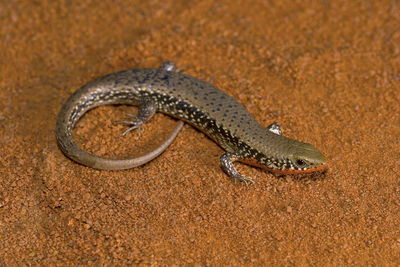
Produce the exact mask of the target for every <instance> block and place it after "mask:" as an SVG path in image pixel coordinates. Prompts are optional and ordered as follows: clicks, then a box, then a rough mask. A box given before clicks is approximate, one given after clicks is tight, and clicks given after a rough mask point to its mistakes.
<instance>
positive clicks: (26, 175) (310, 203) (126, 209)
mask: <svg viewBox="0 0 400 267" xmlns="http://www.w3.org/2000/svg"><path fill="white" fill-rule="evenodd" d="M250 2H251V3H250ZM304 2H305V1H292V0H287V1H240V0H233V1H231V0H230V1H212V0H205V1H184V0H181V1H165V0H162V1H161V0H160V1H121V0H115V1H109V0H108V1H88V0H86V1H74V2H72V1H50V0H49V1H35V2H33V1H2V2H1V4H0V25H1V27H0V36H1V42H0V65H1V68H0V99H1V100H0V146H1V151H0V172H1V178H0V240H1V242H0V265H1V264H6V265H15V264H28V263H30V264H41V265H45V264H46V265H47V264H60V265H63V264H67V263H69V264H71V265H72V264H74V265H75V264H92V265H99V264H120V265H123V264H144V265H170V264H201V265H228V264H229V265H236V266H237V265H262V264H274V265H321V264H322V265H364V264H368V265H386V266H388V265H392V266H396V265H397V266H398V265H399V264H400V259H399V255H400V230H399V229H400V228H399V224H400V209H399V208H400V199H399V193H400V179H399V176H400V152H399V151H400V141H399V138H400V115H399V114H400V106H399V101H400V31H399V29H400V21H399V18H400V4H399V2H398V1H310V2H308V3H304ZM166 59H169V60H172V61H174V62H176V64H177V65H178V67H179V68H180V69H182V70H183V71H184V72H185V73H187V74H190V75H192V76H195V77H197V78H200V79H203V80H205V81H208V82H211V83H213V84H215V85H216V86H217V87H219V88H220V89H222V90H224V91H226V92H228V93H229V94H230V95H232V96H233V97H235V98H236V99H237V100H238V101H240V102H241V103H243V104H244V105H245V106H246V107H247V108H248V110H249V111H250V112H251V113H252V114H253V115H254V116H255V117H256V118H257V119H258V120H259V121H261V123H262V124H264V125H268V124H270V123H271V122H273V121H278V122H280V123H281V124H282V125H283V130H284V134H285V135H287V136H289V137H292V138H296V139H298V140H302V141H305V142H309V143H312V144H314V145H315V146H316V147H318V148H319V149H320V150H321V151H323V152H324V153H325V154H326V155H327V157H328V158H329V164H330V169H329V171H328V173H326V174H325V175H324V176H320V175H319V176H313V175H311V176H307V177H297V176H287V177H281V178H278V177H275V176H273V175H271V174H270V173H267V172H265V171H262V170H259V169H256V168H252V167H248V166H244V165H240V166H239V167H238V168H240V170H241V171H242V172H243V173H245V174H246V175H248V176H250V177H253V178H254V179H255V181H256V183H255V184H254V185H252V186H249V187H246V186H245V185H243V184H234V183H232V182H231V181H230V180H229V179H228V177H227V176H226V175H225V174H224V173H223V172H222V170H221V169H220V167H219V156H220V155H221V154H222V152H223V151H222V150H221V148H219V147H218V146H217V145H216V144H215V143H213V142H212V141H211V140H210V139H208V138H207V137H205V136H204V135H203V134H202V133H200V132H198V131H197V130H195V129H193V128H192V127H190V126H188V125H187V126H185V127H184V129H183V131H182V132H181V133H180V134H179V136H178V138H177V139H176V140H175V142H174V143H173V144H172V146H171V147H170V148H169V149H168V150H167V151H166V152H165V153H164V154H163V155H162V156H160V157H158V158H157V159H156V160H154V161H152V162H151V163H149V164H147V165H145V166H143V167H140V168H136V169H132V170H127V171H115V172H110V171H98V170H93V169H90V168H87V167H84V166H81V165H78V164H76V163H74V162H72V161H71V160H69V159H68V158H66V157H65V156H64V155H63V154H62V153H61V152H60V150H59V149H58V147H57V144H56V141H55V135H54V129H55V119H56V115H57V113H58V111H59V110H60V108H61V106H62V104H63V103H64V101H65V100H66V99H67V97H68V96H69V95H70V94H71V93H72V92H73V91H74V90H76V89H77V88H78V87H80V86H81V85H82V84H84V83H86V82H88V81H89V80H91V79H93V78H95V77H98V76H101V75H104V74H107V73H110V72H113V71H117V70H121V69H126V68H143V67H158V66H159V65H160V63H161V62H162V61H164V60H166ZM135 110H136V109H135V108H132V107H126V106H118V107H113V106H110V107H102V108H98V109H96V110H93V111H91V112H89V113H88V114H87V115H86V116H85V117H84V118H83V119H82V120H81V121H80V122H79V124H78V126H77V129H76V130H75V135H76V138H77V140H79V143H80V144H81V146H82V147H84V148H85V149H87V150H89V151H92V152H93V153H96V154H97V155H103V156H107V157H125V156H132V155H138V154H141V153H144V152H145V151H146V150H149V149H151V147H153V146H155V145H157V144H158V143H159V142H161V140H162V139H163V138H165V136H166V135H167V134H168V133H169V131H170V129H171V127H173V126H174V125H175V124H176V122H175V121H174V120H172V119H170V118H168V117H166V116H164V115H157V116H156V117H155V118H154V119H153V120H152V121H151V122H150V123H148V124H147V125H145V126H144V131H143V133H142V136H141V137H140V138H139V137H138V136H137V134H135V133H133V134H131V135H129V136H126V137H121V136H120V133H121V132H122V131H123V130H124V128H123V127H122V126H116V125H114V124H113V121H115V120H119V119H121V118H123V116H124V114H126V113H134V112H135ZM155 137H156V138H155ZM154 140H155V141H154Z"/></svg>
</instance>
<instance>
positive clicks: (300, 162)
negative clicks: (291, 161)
mask: <svg viewBox="0 0 400 267" xmlns="http://www.w3.org/2000/svg"><path fill="white" fill-rule="evenodd" d="M295 164H296V166H297V167H299V168H304V167H306V166H307V163H306V162H305V161H304V160H302V159H296V161H295Z"/></svg>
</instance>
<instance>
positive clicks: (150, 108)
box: [115, 101, 157, 135]
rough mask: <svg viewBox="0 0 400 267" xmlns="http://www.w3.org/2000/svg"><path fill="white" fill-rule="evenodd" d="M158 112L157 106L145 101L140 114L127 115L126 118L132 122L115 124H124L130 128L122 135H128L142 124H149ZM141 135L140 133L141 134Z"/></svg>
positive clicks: (140, 106)
mask: <svg viewBox="0 0 400 267" xmlns="http://www.w3.org/2000/svg"><path fill="white" fill-rule="evenodd" d="M156 111H157V106H156V105H155V104H154V103H153V102H150V101H143V103H142V104H140V105H139V112H138V114H127V115H126V116H127V117H128V118H130V119H131V120H127V121H117V122H115V123H117V124H123V125H127V126H129V128H128V129H126V130H125V131H124V132H123V133H122V134H121V135H126V134H127V133H129V132H131V131H133V130H135V129H139V130H140V126H141V125H142V124H144V123H145V122H148V121H149V120H150V119H151V118H152V117H153V115H154V114H155V113H156ZM139 134H140V132H139Z"/></svg>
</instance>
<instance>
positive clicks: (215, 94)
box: [56, 62, 327, 183]
mask: <svg viewBox="0 0 400 267" xmlns="http://www.w3.org/2000/svg"><path fill="white" fill-rule="evenodd" d="M109 104H129V105H136V106H138V107H139V112H138V114H137V115H128V116H129V117H130V120H129V121H122V122H120V123H122V124H126V125H128V126H129V128H128V129H127V130H126V131H125V132H124V134H126V133H128V132H130V131H132V130H134V129H136V128H139V127H140V126H141V125H142V124H143V123H145V122H147V121H149V120H150V119H151V117H152V116H153V115H154V114H155V113H156V112H162V113H165V114H168V115H170V116H172V117H174V118H177V119H180V122H179V123H178V126H177V127H176V128H175V130H174V131H173V132H172V133H171V134H170V136H169V137H168V138H167V139H166V140H165V141H164V143H163V144H162V145H160V146H159V147H158V148H156V149H155V150H153V151H151V152H149V153H148V154H146V155H144V156H141V157H138V158H132V159H107V158H103V157H98V156H95V155H93V154H90V153H88V152H86V151H84V150H82V149H80V148H79V147H78V146H77V145H76V144H75V142H74V140H73V138H72V130H73V128H74V126H75V124H76V123H77V121H78V120H79V119H80V118H81V117H82V116H83V115H84V114H85V113H86V112H87V111H88V110H90V109H93V108H95V107H98V106H101V105H109ZM183 121H184V122H187V123H189V124H191V125H192V126H194V127H196V128H197V129H199V130H201V131H202V132H204V133H205V134H207V135H208V136H209V137H210V138H211V139H213V140H214V141H215V142H216V143H218V144H219V145H220V146H221V147H222V148H223V149H224V150H225V151H226V152H225V153H224V154H223V155H222V156H221V158H220V162H221V166H222V169H223V170H224V171H225V172H226V173H227V174H228V175H229V176H230V177H231V178H233V179H234V180H239V181H243V182H246V183H247V182H252V179H250V178H248V177H246V176H243V175H242V174H240V173H239V172H238V170H237V169H236V168H235V166H234V165H233V162H235V161H241V162H243V163H246V164H250V165H253V166H257V167H261V168H264V169H267V170H269V171H272V172H277V173H283V174H291V173H308V172H315V171H320V170H323V169H325V168H326V166H327V164H326V159H325V157H324V156H323V155H322V154H321V153H320V152H319V151H318V150H317V149H315V148H314V147H313V146H312V145H310V144H307V143H303V142H299V141H296V140H293V139H290V138H288V137H285V136H283V135H282V133H281V127H280V125H279V124H278V123H273V124H271V125H270V126H268V127H263V126H262V125H261V124H259V123H258V122H257V121H256V120H255V119H254V118H253V117H252V116H251V115H250V114H249V113H248V111H247V110H246V109H245V107H244V106H243V105H242V104H240V103H238V102H237V101H236V100H234V99H233V98H232V97H230V96H229V95H227V94H226V93H224V92H223V91H221V90H219V89H217V88H216V87H214V86H212V85H211V84H208V83H206V82H203V81H200V80H198V79H196V78H193V77H191V76H189V75H185V74H182V73H180V72H179V71H178V70H177V69H176V67H175V65H174V64H173V63H171V62H166V63H164V64H163V65H162V66H161V67H160V68H158V69H129V70H123V71H119V72H115V73H112V74H109V75H106V76H104V77H101V78H98V79H95V80H93V81H91V82H89V83H87V84H86V85H84V86H82V87H81V88H80V89H78V90H77V91H76V92H75V93H74V94H73V95H71V96H70V98H69V99H68V100H67V101H66V103H65V104H64V106H63V107H62V109H61V111H60V113H59V115H58V119H57V125H56V137H57V142H58V145H59V147H60V149H61V150H62V152H63V153H64V154H65V155H66V156H67V157H69V158H71V159H72V160H74V161H76V162H78V163H80V164H83V165H85V166H89V167H92V168H96V169H103V170H121V169H129V168H133V167H137V166H140V165H143V164H145V163H147V162H149V161H151V160H152V159H154V158H155V157H157V156H158V155H160V154H161V153H162V152H163V151H165V150H166V149H167V147H168V146H169V145H170V144H171V143H172V142H173V140H174V139H175V138H176V136H177V135H178V133H179V131H180V130H181V129H182V126H183V124H184V123H183Z"/></svg>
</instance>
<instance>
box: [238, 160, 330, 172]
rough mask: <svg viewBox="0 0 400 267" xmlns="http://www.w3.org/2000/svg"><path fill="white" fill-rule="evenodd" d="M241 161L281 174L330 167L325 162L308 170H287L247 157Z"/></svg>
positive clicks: (313, 170)
mask: <svg viewBox="0 0 400 267" xmlns="http://www.w3.org/2000/svg"><path fill="white" fill-rule="evenodd" d="M239 161H240V162H243V163H245V164H248V165H252V166H255V167H258V168H261V169H264V170H267V171H270V172H275V173H280V174H301V173H313V172H320V171H324V170H326V169H327V168H328V164H327V163H323V164H321V165H319V166H316V167H314V168H309V169H306V170H292V169H285V170H280V169H273V168H268V167H267V166H265V165H263V164H261V163H259V162H258V161H256V160H255V159H251V158H247V159H240V160H239Z"/></svg>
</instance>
